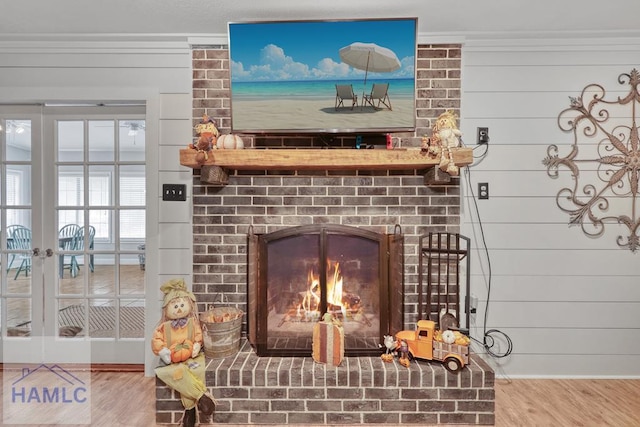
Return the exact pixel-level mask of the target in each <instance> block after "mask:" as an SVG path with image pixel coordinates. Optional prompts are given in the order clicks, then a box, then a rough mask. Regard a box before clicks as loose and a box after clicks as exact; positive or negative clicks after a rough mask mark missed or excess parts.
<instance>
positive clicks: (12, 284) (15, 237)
mask: <svg viewBox="0 0 640 427" xmlns="http://www.w3.org/2000/svg"><path fill="white" fill-rule="evenodd" d="M0 126H1V127H2V129H3V130H4V132H3V137H4V140H3V142H4V144H3V146H2V150H1V151H2V157H3V162H2V164H3V168H2V172H3V173H2V174H0V175H1V178H0V182H1V183H2V186H1V187H0V188H1V189H2V192H1V193H2V205H3V209H2V212H3V215H2V217H1V218H0V220H1V221H2V222H1V224H2V226H1V228H2V230H3V232H4V233H3V234H4V238H5V239H6V246H5V249H6V253H5V256H6V257H5V256H3V259H2V265H3V266H5V267H4V268H3V269H2V272H3V280H2V283H3V294H4V296H5V297H6V299H5V304H6V305H5V307H6V311H5V313H4V314H5V315H6V317H5V318H4V320H5V322H6V326H7V335H8V336H12V337H21V336H29V335H31V333H32V332H33V327H34V325H33V323H32V320H33V318H34V317H33V316H34V312H33V305H32V299H33V282H32V280H33V269H32V267H33V266H32V256H31V255H32V252H31V249H32V247H33V244H32V227H31V225H32V206H31V201H32V197H31V186H32V176H31V172H32V168H31V159H32V136H33V135H32V121H31V119H27V118H21V119H11V120H6V121H4V123H3V122H2V121H0Z"/></svg>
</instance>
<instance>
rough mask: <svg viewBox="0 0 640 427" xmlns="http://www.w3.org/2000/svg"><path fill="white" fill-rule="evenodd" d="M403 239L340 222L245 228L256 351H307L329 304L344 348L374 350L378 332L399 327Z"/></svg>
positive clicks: (274, 353)
mask: <svg viewBox="0 0 640 427" xmlns="http://www.w3.org/2000/svg"><path fill="white" fill-rule="evenodd" d="M398 229H399V227H397V228H396V230H398ZM402 240H403V239H402V235H401V234H400V233H395V234H391V235H387V234H380V233H375V232H371V231H368V230H363V229H359V228H356V227H348V226H342V225H317V226H316V225H313V226H301V227H293V228H288V229H285V230H281V231H277V232H274V233H270V234H266V235H253V234H251V233H250V234H249V245H248V247H249V250H248V267H249V274H248V275H247V277H248V278H249V280H248V281H249V283H248V299H247V301H248V304H249V319H248V329H249V331H248V332H249V333H248V336H249V341H250V342H251V344H252V345H253V346H254V348H255V349H256V352H257V353H258V355H259V356H294V355H309V354H310V353H311V348H312V334H313V326H314V324H315V323H316V322H317V321H319V320H320V318H321V317H322V315H323V314H324V313H326V312H329V313H332V314H334V315H335V316H336V317H337V318H338V319H340V320H341V321H342V325H343V327H344V332H345V354H346V355H347V356H355V355H366V354H373V353H376V352H379V351H380V350H379V343H381V342H382V336H383V335H385V334H390V333H392V332H395V331H398V330H400V329H402V327H403V323H402V322H403V309H402V306H403V292H402V289H403V280H402V277H403V273H402V272H403V266H402V260H403V256H402V246H403V245H402Z"/></svg>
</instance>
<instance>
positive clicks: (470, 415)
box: [156, 342, 495, 425]
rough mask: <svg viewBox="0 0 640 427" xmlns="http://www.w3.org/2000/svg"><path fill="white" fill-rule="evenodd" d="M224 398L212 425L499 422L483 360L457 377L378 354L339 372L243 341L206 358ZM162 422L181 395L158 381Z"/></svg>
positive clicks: (177, 410) (210, 381)
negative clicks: (261, 352) (265, 353)
mask: <svg viewBox="0 0 640 427" xmlns="http://www.w3.org/2000/svg"><path fill="white" fill-rule="evenodd" d="M206 381H207V386H208V387H209V390H210V391H211V392H212V394H213V395H214V396H215V398H216V400H217V401H218V405H217V407H216V413H215V415H214V418H213V420H212V421H211V422H212V423H213V424H247V425H252V424H256V425H257V424H271V425H287V424H326V425H333V424H418V425H425V424H472V425H493V424H494V419H495V417H494V410H495V392H494V373H493V371H492V369H491V368H490V367H489V366H488V365H487V364H486V363H485V362H484V361H483V360H482V359H481V358H480V357H479V356H477V355H472V356H471V362H470V363H469V365H468V366H466V367H465V368H464V369H463V370H462V372H460V373H459V374H452V373H450V372H448V371H447V370H446V369H445V368H444V367H443V366H442V365H441V364H440V363H437V362H434V363H429V362H425V361H414V362H413V363H412V364H411V367H410V368H408V369H407V368H404V367H403V366H401V365H400V364H399V363H397V362H394V363H384V362H383V361H382V360H381V359H380V358H379V357H348V358H345V360H344V361H343V362H342V364H341V365H340V366H339V367H333V366H328V365H323V364H318V363H315V362H314V361H313V359H312V358H311V357H258V356H256V354H255V353H254V352H253V351H252V349H251V347H250V346H249V345H248V343H246V342H243V345H242V348H241V350H240V352H239V353H238V354H237V355H236V356H234V357H228V358H225V359H218V360H208V366H207V374H206ZM156 399H157V400H156V422H157V423H159V424H170V423H177V422H178V421H179V420H180V418H181V417H182V413H183V408H182V406H181V403H180V401H179V398H178V396H177V395H175V393H174V392H172V391H171V390H170V389H169V388H168V387H167V386H166V385H165V384H164V383H162V382H161V381H159V380H158V381H157V382H156ZM206 423H207V421H205V420H201V424H206Z"/></svg>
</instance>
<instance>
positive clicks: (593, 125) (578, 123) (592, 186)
mask: <svg viewBox="0 0 640 427" xmlns="http://www.w3.org/2000/svg"><path fill="white" fill-rule="evenodd" d="M618 83H619V84H620V85H628V86H629V93H628V94H626V95H624V96H618V97H617V99H614V100H606V99H605V95H606V91H605V89H604V88H603V87H602V86H601V85H599V84H595V83H594V84H590V85H587V86H585V88H584V89H583V90H582V93H581V95H580V97H579V98H574V97H569V99H570V107H569V108H567V109H565V110H563V111H562V112H561V113H560V114H559V115H558V126H559V127H560V129H561V130H563V131H564V132H572V133H573V144H572V145H571V150H570V152H569V154H567V155H566V156H565V157H560V156H559V151H558V146H556V145H550V146H549V147H548V148H547V157H546V158H545V159H544V160H543V162H542V163H543V164H544V165H545V166H546V167H547V174H548V175H549V176H550V177H551V178H558V176H559V174H560V172H559V169H560V167H561V166H563V167H566V168H567V169H568V170H569V171H570V173H571V178H572V181H573V187H572V188H571V187H565V188H562V189H561V190H560V191H559V192H558V194H557V196H556V203H557V205H558V207H559V208H560V209H561V210H562V211H563V212H566V213H568V214H569V225H579V226H580V227H581V228H582V230H583V232H584V233H585V234H587V235H588V236H592V237H599V236H601V235H602V234H603V233H604V231H605V225H607V224H620V225H621V226H622V227H623V228H624V230H625V231H624V232H623V234H626V233H627V232H628V235H623V234H621V235H618V237H617V243H618V246H620V247H621V248H627V249H629V250H631V251H632V252H636V250H638V248H639V247H640V237H639V236H638V232H639V229H640V219H639V218H638V216H639V215H640V209H639V208H640V206H639V201H638V170H639V169H640V151H639V146H640V141H639V139H638V138H639V136H638V135H639V132H638V124H637V121H638V120H637V119H638V117H637V114H638V111H637V110H638V106H639V104H640V93H639V92H638V85H639V84H640V74H639V73H638V71H637V70H636V69H635V68H634V69H633V70H631V73H629V74H626V73H625V74H620V75H619V76H618ZM585 154H586V155H585ZM581 156H583V157H581ZM580 167H582V168H583V169H582V171H583V172H584V173H583V175H582V176H581V175H580Z"/></svg>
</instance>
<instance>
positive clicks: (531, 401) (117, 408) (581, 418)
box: [31, 372, 640, 427]
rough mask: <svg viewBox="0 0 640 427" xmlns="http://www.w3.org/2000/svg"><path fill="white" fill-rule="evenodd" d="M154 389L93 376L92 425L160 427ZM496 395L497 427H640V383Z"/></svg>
mask: <svg viewBox="0 0 640 427" xmlns="http://www.w3.org/2000/svg"><path fill="white" fill-rule="evenodd" d="M154 383H155V379H154V378H151V377H145V376H144V375H143V374H142V373H141V372H96V373H93V375H92V377H91V389H92V390H91V392H92V394H91V400H92V413H91V421H92V422H91V425H92V426H101V427H118V426H123V427H124V426H126V427H153V426H156V424H155V392H154ZM495 390H496V424H495V425H496V426H498V427H520V426H521V427H547V426H549V427H551V426H554V427H556V426H557V427H572V426H576V427H638V426H640V380H597V379H593V380H592V379H580V380H565V379H558V380H497V381H496V387H495ZM203 425H207V424H203ZM67 426H68V425H67ZM226 426H227V427H232V426H230V425H228V424H227V425H226ZM31 427H39V426H31ZM42 427H44V426H42ZM306 427H316V426H311V425H306ZM334 427H346V426H334ZM349 427H353V425H349ZM385 427H389V425H385ZM403 427H407V426H406V425H405V426H403ZM421 427H425V426H421Z"/></svg>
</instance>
